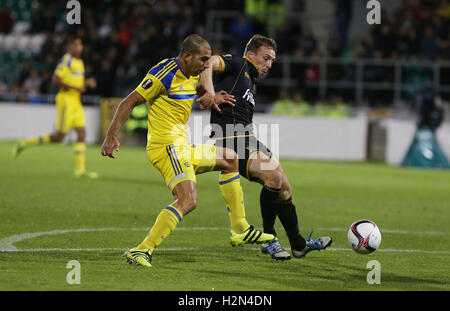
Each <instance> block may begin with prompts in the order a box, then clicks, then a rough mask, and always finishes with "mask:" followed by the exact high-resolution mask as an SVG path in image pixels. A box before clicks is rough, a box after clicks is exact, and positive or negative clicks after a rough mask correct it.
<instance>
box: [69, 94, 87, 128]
mask: <svg viewBox="0 0 450 311" xmlns="http://www.w3.org/2000/svg"><path fill="white" fill-rule="evenodd" d="M71 126H72V127H73V128H84V129H85V128H86V118H85V116H84V110H83V106H82V105H81V102H79V101H75V102H74V103H73V106H72V109H71Z"/></svg>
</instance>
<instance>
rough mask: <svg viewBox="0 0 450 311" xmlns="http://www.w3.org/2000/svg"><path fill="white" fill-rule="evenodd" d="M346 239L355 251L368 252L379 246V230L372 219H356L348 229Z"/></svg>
mask: <svg viewBox="0 0 450 311" xmlns="http://www.w3.org/2000/svg"><path fill="white" fill-rule="evenodd" d="M347 240H348V244H349V245H350V247H351V248H352V249H353V250H354V251H355V252H357V253H359V254H370V253H373V252H374V251H375V250H376V249H377V248H378V246H380V243H381V232H380V229H378V227H377V225H376V224H375V223H374V222H373V221H370V220H358V221H355V222H354V223H352V224H351V226H350V228H349V229H348V233H347Z"/></svg>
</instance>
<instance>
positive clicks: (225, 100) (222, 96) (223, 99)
mask: <svg viewBox="0 0 450 311" xmlns="http://www.w3.org/2000/svg"><path fill="white" fill-rule="evenodd" d="M235 102H236V99H234V95H231V94H228V93H227V92H225V91H220V92H217V93H216V94H215V96H214V103H213V105H212V108H213V109H214V110H215V111H217V112H219V113H222V110H221V109H220V108H219V105H222V104H227V105H230V106H232V107H234V103H235Z"/></svg>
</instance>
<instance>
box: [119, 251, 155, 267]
mask: <svg viewBox="0 0 450 311" xmlns="http://www.w3.org/2000/svg"><path fill="white" fill-rule="evenodd" d="M123 256H125V257H126V258H127V262H128V263H129V264H135V265H138V266H143V267H151V266H152V254H150V253H149V252H148V250H146V251H141V250H137V249H135V248H132V249H129V250H127V251H126V252H125V253H124V254H123Z"/></svg>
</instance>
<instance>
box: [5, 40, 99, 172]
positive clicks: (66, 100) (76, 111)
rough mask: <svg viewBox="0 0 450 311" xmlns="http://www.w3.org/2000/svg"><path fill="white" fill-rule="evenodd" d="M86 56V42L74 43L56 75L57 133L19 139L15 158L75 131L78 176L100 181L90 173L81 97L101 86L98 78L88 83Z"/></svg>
mask: <svg viewBox="0 0 450 311" xmlns="http://www.w3.org/2000/svg"><path fill="white" fill-rule="evenodd" d="M82 53H83V42H82V40H81V39H79V38H73V39H71V40H70V41H69V45H68V53H66V54H65V55H64V56H63V58H62V59H61V61H60V62H59V64H58V66H57V67H56V70H55V72H54V74H53V79H52V82H53V84H55V85H56V86H58V87H59V91H58V94H57V95H56V106H57V108H58V113H57V117H56V128H55V131H54V132H53V133H52V134H43V135H40V136H37V137H33V138H29V139H19V140H18V141H17V143H16V145H15V146H14V147H13V156H14V157H18V156H19V154H20V153H21V152H22V151H23V150H25V148H27V147H30V146H37V145H42V144H47V143H59V142H62V141H63V140H64V138H65V137H66V134H67V133H68V132H69V131H70V130H71V129H74V130H75V132H76V133H77V141H76V143H75V145H74V148H73V149H74V152H75V168H74V176H75V177H77V178H78V177H88V178H93V179H95V178H97V177H98V175H97V173H94V172H88V171H87V170H86V155H85V153H86V127H85V125H86V120H85V117H84V111H83V106H82V104H81V94H82V93H84V92H85V91H86V88H95V87H96V86H97V82H96V80H95V79H94V78H89V79H86V80H85V79H84V63H83V60H82V59H81V54H82Z"/></svg>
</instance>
